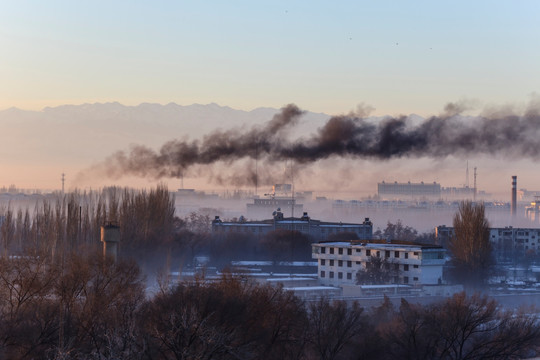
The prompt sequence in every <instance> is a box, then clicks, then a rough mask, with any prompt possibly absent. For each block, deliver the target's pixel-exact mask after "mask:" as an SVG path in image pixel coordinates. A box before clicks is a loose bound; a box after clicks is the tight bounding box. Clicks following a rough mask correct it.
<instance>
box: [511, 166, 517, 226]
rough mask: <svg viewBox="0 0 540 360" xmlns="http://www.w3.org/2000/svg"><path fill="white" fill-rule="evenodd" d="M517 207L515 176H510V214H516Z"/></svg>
mask: <svg viewBox="0 0 540 360" xmlns="http://www.w3.org/2000/svg"><path fill="white" fill-rule="evenodd" d="M516 209H517V176H515V175H514V176H512V207H511V213H512V216H516Z"/></svg>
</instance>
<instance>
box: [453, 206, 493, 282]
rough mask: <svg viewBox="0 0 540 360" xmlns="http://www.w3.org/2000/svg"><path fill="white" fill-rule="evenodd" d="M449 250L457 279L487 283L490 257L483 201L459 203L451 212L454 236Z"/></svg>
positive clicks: (491, 263) (490, 249)
mask: <svg viewBox="0 0 540 360" xmlns="http://www.w3.org/2000/svg"><path fill="white" fill-rule="evenodd" d="M449 249H450V252H451V253H452V256H453V260H452V262H453V265H454V276H455V279H456V280H458V281H459V282H461V283H463V284H465V285H467V286H475V285H483V284H485V283H486V281H487V279H488V277H489V274H490V270H491V268H492V266H493V257H492V248H491V243H490V241H489V222H488V220H487V219H486V217H485V206H484V204H483V203H478V204H476V203H473V202H471V201H462V202H461V203H460V205H459V209H458V212H457V213H456V214H455V215H454V236H453V237H452V238H451V239H450V244H449Z"/></svg>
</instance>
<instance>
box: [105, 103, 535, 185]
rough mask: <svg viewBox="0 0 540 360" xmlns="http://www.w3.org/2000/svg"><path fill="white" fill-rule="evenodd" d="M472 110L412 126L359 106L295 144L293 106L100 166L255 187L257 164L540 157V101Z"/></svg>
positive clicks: (448, 110)
mask: <svg viewBox="0 0 540 360" xmlns="http://www.w3.org/2000/svg"><path fill="white" fill-rule="evenodd" d="M469 108H470V104H467V103H465V102H460V103H451V104H448V105H447V106H446V107H445V109H444V112H443V113H442V114H441V115H439V116H432V117H430V118H428V119H426V120H424V121H423V122H421V123H417V124H413V123H412V122H411V121H410V119H409V118H408V117H406V116H401V117H387V118H385V119H384V120H381V121H378V122H374V121H372V120H371V119H369V118H368V117H367V116H368V115H369V112H370V111H371V110H372V109H371V108H369V107H366V106H361V107H359V108H358V110H357V111H356V112H355V113H351V114H348V115H342V116H334V117H332V118H330V119H329V120H328V122H327V123H326V124H324V126H322V127H321V128H319V129H318V130H317V131H316V132H315V133H313V134H311V135H308V136H306V137H301V138H297V139H290V137H289V136H288V132H289V130H291V129H292V128H293V127H294V126H296V125H297V123H298V120H299V118H300V117H301V116H302V114H303V113H304V112H303V111H302V110H300V109H299V108H298V107H297V106H295V105H293V104H290V105H287V106H285V107H284V108H282V109H281V111H280V112H279V113H278V114H277V115H275V116H274V118H273V119H271V120H270V121H269V122H268V123H267V124H265V125H263V126H256V127H252V128H248V129H233V130H228V131H216V132H213V133H211V134H209V135H207V136H205V137H203V138H202V140H191V141H190V140H188V139H186V140H173V141H170V142H168V143H166V144H164V145H163V146H162V147H161V149H159V151H155V150H153V149H150V148H148V147H145V146H142V145H137V146H134V147H132V148H131V150H130V151H129V152H124V151H119V152H117V153H115V154H113V155H112V156H111V157H109V158H108V159H107V160H106V161H105V162H104V163H102V164H101V165H100V166H99V167H101V168H102V169H104V170H105V172H106V174H107V175H108V176H109V177H115V178H118V177H121V176H124V175H132V176H138V177H152V178H156V179H159V178H162V177H179V176H182V175H183V174H186V172H188V171H193V169H198V170H197V171H199V172H201V171H206V173H207V175H209V176H210V178H212V179H213V181H214V182H216V183H220V184H226V183H228V184H235V185H247V184H250V185H253V184H254V183H255V181H256V176H255V173H254V169H255V166H256V164H258V166H259V167H258V168H259V170H260V171H262V169H265V168H269V169H272V166H273V164H275V163H277V162H282V161H289V160H291V161H293V162H294V163H295V164H296V165H295V166H302V165H308V164H312V163H315V162H317V161H319V160H322V159H328V158H353V159H354V158H359V159H367V160H386V159H393V158H419V157H430V158H444V157H447V156H451V155H452V156H458V157H459V156H470V155H485V154H488V155H491V156H505V157H528V158H535V157H537V156H538V155H539V154H540V142H539V141H538V138H539V135H540V112H539V108H540V106H539V104H538V102H531V103H530V104H529V106H528V107H527V108H526V109H525V110H524V111H523V112H522V113H521V115H520V114H518V113H516V112H515V111H511V109H509V108H508V107H505V108H504V111H496V110H494V109H490V111H488V112H486V113H484V114H482V115H481V116H479V117H474V118H473V117H465V116H462V115H461V113H462V112H463V111H465V110H467V109H469ZM206 165H212V166H213V165H216V166H218V165H225V166H227V167H228V168H229V169H234V172H233V173H234V174H233V175H230V172H221V171H216V170H211V167H210V168H209V169H206V170H201V167H200V166H206ZM220 167H221V166H220ZM227 174H229V175H227Z"/></svg>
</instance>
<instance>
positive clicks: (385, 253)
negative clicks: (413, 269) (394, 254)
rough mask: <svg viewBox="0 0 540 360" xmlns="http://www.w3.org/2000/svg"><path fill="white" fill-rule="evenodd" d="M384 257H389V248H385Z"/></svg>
mask: <svg viewBox="0 0 540 360" xmlns="http://www.w3.org/2000/svg"><path fill="white" fill-rule="evenodd" d="M384 257H387V258H389V257H390V250H386V251H385V252H384Z"/></svg>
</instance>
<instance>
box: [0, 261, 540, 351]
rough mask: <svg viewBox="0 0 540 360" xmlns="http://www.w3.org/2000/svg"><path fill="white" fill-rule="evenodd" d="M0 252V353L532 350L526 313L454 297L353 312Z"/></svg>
mask: <svg viewBox="0 0 540 360" xmlns="http://www.w3.org/2000/svg"><path fill="white" fill-rule="evenodd" d="M48 256H49V255H48V254H46V253H45V254H41V255H40V256H24V257H17V258H11V259H6V258H1V259H0V358H9V359H55V360H56V359H66V360H67V359H134V360H137V359H279V360H286V359H398V358H399V359H405V358H406V359H512V358H516V359H517V358H522V357H532V356H538V354H540V352H539V351H540V348H539V344H540V323H539V322H538V319H537V317H536V315H534V314H528V313H526V312H520V311H506V310H503V309H501V308H499V307H498V306H497V304H496V303H495V302H494V301H492V300H489V299H488V298H486V297H483V296H479V295H474V296H466V295H465V294H464V293H461V294H458V295H455V296H454V297H452V298H449V299H446V300H444V301H442V302H440V303H434V304H432V305H427V306H426V305H423V306H421V305H416V304H412V303H409V302H407V301H405V300H401V304H400V305H399V306H394V305H393V304H392V302H391V301H390V299H388V298H385V300H384V301H383V302H382V304H381V305H379V306H377V307H373V308H362V307H360V305H359V304H358V303H352V304H347V303H345V302H343V301H332V300H328V299H324V298H321V299H318V300H315V301H308V302H306V301H303V300H301V299H299V298H297V297H295V296H294V295H293V293H292V292H289V291H285V290H284V289H283V288H281V287H274V286H270V285H261V284H258V283H255V282H252V281H250V280H248V279H246V278H241V277H234V276H232V275H229V274H225V275H224V276H223V277H222V278H221V280H219V281H208V280H205V279H196V280H194V281H193V282H189V283H187V282H184V283H180V284H170V283H169V282H168V281H167V280H166V279H163V281H161V282H160V285H161V286H160V287H159V288H158V289H156V290H155V292H154V293H149V292H148V291H147V290H146V285H145V281H144V278H143V276H142V275H141V272H140V269H139V267H138V266H137V264H136V263H135V262H133V261H127V260H121V261H119V262H117V263H112V262H111V261H110V260H109V259H104V258H103V257H102V256H101V255H100V254H97V253H94V254H90V255H85V256H81V255H80V254H77V253H73V252H70V253H69V254H68V253H64V257H63V261H59V262H52V261H50V259H48Z"/></svg>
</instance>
